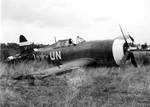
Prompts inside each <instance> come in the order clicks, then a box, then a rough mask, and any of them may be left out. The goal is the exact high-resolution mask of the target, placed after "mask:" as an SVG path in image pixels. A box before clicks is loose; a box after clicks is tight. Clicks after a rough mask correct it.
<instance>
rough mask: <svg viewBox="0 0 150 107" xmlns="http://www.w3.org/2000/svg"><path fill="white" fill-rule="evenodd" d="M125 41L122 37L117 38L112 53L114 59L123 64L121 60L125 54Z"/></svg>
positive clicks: (118, 63)
mask: <svg viewBox="0 0 150 107" xmlns="http://www.w3.org/2000/svg"><path fill="white" fill-rule="evenodd" d="M123 45H124V41H123V40H120V39H115V40H114V42H113V46H112V53H113V57H114V60H115V62H116V64H117V65H120V64H121V60H122V59H123V56H124V49H123Z"/></svg>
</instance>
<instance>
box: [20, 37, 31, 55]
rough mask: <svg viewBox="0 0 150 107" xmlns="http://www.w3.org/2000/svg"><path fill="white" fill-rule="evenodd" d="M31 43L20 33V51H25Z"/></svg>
mask: <svg viewBox="0 0 150 107" xmlns="http://www.w3.org/2000/svg"><path fill="white" fill-rule="evenodd" d="M30 45H31V43H30V42H28V41H27V39H26V38H25V36H23V35H20V37H19V46H20V53H21V54H22V53H25V52H27V50H28V47H29V46H30Z"/></svg>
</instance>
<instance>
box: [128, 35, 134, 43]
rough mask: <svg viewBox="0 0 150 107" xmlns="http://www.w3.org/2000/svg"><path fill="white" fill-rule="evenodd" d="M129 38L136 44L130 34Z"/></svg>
mask: <svg viewBox="0 0 150 107" xmlns="http://www.w3.org/2000/svg"><path fill="white" fill-rule="evenodd" d="M128 36H129V38H130V39H131V40H132V42H134V39H133V37H132V36H131V35H130V34H128Z"/></svg>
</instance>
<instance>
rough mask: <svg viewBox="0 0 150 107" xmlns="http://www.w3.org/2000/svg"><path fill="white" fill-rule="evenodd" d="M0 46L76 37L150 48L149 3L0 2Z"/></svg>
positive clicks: (98, 0)
mask: <svg viewBox="0 0 150 107" xmlns="http://www.w3.org/2000/svg"><path fill="white" fill-rule="evenodd" d="M0 4H1V13H0V14H1V20H0V23H1V34H0V43H4V42H5V43H7V42H9V43H10V42H16V43H18V42H19V40H18V39H19V35H20V34H22V35H24V36H26V38H27V39H28V41H30V42H35V43H43V44H52V43H54V37H56V39H57V40H60V39H67V38H72V39H73V40H74V41H75V40H76V37H77V36H80V37H82V38H84V39H85V40H87V41H90V40H104V39H114V38H116V37H117V36H121V35H122V34H121V31H120V29H119V26H118V24H121V26H122V28H123V31H124V33H125V34H128V33H129V34H130V35H131V36H133V37H134V39H135V42H136V43H145V42H146V43H148V44H150V0H1V3H0Z"/></svg>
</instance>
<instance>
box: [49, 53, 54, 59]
mask: <svg viewBox="0 0 150 107" xmlns="http://www.w3.org/2000/svg"><path fill="white" fill-rule="evenodd" d="M49 55H50V59H51V60H55V53H54V52H50V53H49Z"/></svg>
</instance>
